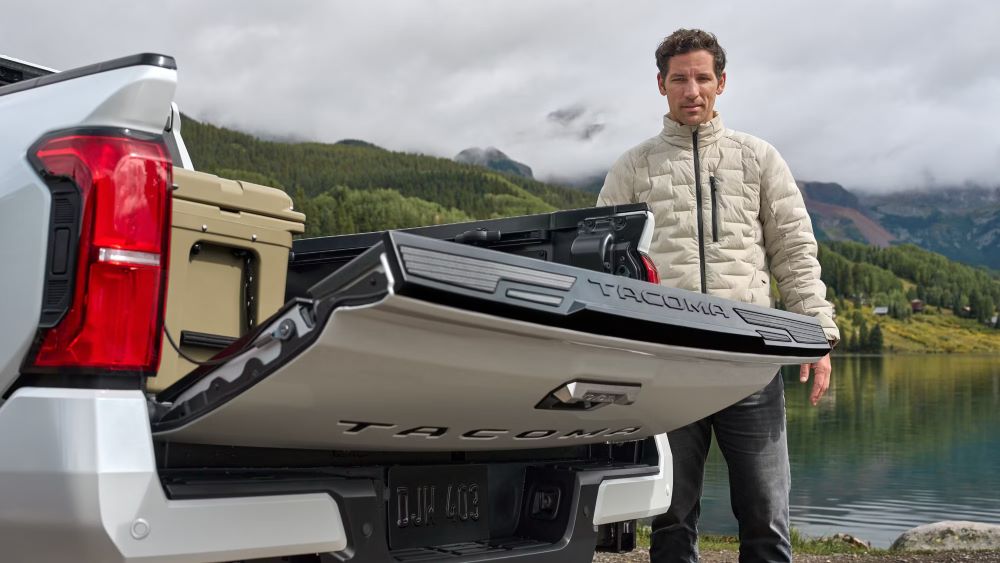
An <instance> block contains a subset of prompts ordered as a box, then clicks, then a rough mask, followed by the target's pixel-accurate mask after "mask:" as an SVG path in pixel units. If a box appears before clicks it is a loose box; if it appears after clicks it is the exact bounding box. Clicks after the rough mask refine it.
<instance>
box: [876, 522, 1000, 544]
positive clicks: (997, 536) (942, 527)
mask: <svg viewBox="0 0 1000 563" xmlns="http://www.w3.org/2000/svg"><path fill="white" fill-rule="evenodd" d="M891 549H892V550H893V551H943V550H956V549H964V550H980V549H983V550H986V549H993V550H997V549H1000V526H998V525H995V524H982V523H979V522H962V521H948V522H935V523H934V524H925V525H923V526H917V527H916V528H911V529H909V530H907V531H905V532H903V534H902V535H900V536H899V538H897V539H896V541H895V542H894V543H893V544H892V548H891Z"/></svg>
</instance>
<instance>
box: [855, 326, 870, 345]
mask: <svg viewBox="0 0 1000 563" xmlns="http://www.w3.org/2000/svg"><path fill="white" fill-rule="evenodd" d="M870 342H871V337H870V336H869V333H868V323H866V322H865V321H864V320H862V321H861V328H859V329H858V340H857V342H856V344H855V345H856V346H857V348H858V351H859V352H868V351H869V350H868V344H869V343H870Z"/></svg>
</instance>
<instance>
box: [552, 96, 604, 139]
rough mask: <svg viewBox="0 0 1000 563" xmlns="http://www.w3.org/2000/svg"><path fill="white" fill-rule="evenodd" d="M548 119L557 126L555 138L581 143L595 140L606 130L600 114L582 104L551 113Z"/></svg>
mask: <svg viewBox="0 0 1000 563" xmlns="http://www.w3.org/2000/svg"><path fill="white" fill-rule="evenodd" d="M546 119H547V120H548V121H549V122H550V123H551V124H553V125H555V136H557V137H569V138H575V139H578V140H580V141H591V140H593V139H594V137H596V136H597V134H598V133H600V132H601V131H604V128H605V124H604V123H601V121H600V119H601V117H600V114H599V113H598V112H593V111H591V110H589V109H587V107H585V106H583V105H581V104H575V105H572V106H568V107H565V108H560V109H557V110H555V111H552V112H549V115H547V116H546Z"/></svg>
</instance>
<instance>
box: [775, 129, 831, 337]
mask: <svg viewBox="0 0 1000 563" xmlns="http://www.w3.org/2000/svg"><path fill="white" fill-rule="evenodd" d="M760 180H761V182H760V194H761V202H760V219H761V224H762V225H763V226H764V245H765V247H766V249H767V256H768V259H769V260H770V269H771V273H772V274H773V275H774V277H775V280H776V281H777V282H778V291H779V292H780V293H781V299H782V301H783V302H784V303H785V307H786V308H787V309H788V310H789V311H792V312H793V313H799V314H803V315H810V316H812V317H815V318H816V319H817V320H818V321H819V322H820V325H822V327H823V332H825V333H826V337H827V339H828V340H830V341H831V342H833V343H834V344H835V343H837V342H838V341H839V340H840V331H839V330H838V329H837V325H836V323H834V322H833V306H832V305H830V303H829V302H827V300H826V285H825V284H824V283H823V282H822V280H821V279H820V266H819V260H818V259H817V257H816V256H817V251H818V245H817V243H816V237H815V235H814V234H813V227H812V221H811V220H810V219H809V214H808V213H807V212H806V205H805V202H804V201H803V200H802V192H801V191H799V187H798V186H797V185H796V184H795V179H794V178H792V172H791V170H789V169H788V165H787V164H785V161H784V159H782V158H781V155H779V154H778V151H777V150H775V149H774V147H772V146H770V145H767V149H766V151H765V152H764V155H763V158H762V159H761V178H760Z"/></svg>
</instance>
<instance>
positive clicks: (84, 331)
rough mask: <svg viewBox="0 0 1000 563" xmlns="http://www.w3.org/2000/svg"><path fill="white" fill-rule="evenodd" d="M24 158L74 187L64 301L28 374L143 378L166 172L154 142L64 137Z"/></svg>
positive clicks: (161, 272) (157, 334)
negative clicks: (70, 277) (72, 251)
mask: <svg viewBox="0 0 1000 563" xmlns="http://www.w3.org/2000/svg"><path fill="white" fill-rule="evenodd" d="M34 157H35V158H34V161H35V162H36V164H37V165H38V166H39V167H40V168H41V169H42V170H41V171H42V172H43V173H44V174H45V175H47V176H49V177H66V178H69V179H71V180H72V181H73V182H74V183H75V184H76V187H77V188H78V189H79V191H80V202H81V207H82V209H83V212H82V214H83V217H82V220H81V222H80V233H79V241H78V253H77V257H78V258H77V265H76V277H75V281H74V288H73V300H72V304H71V305H70V307H69V310H68V311H67V312H66V314H65V316H63V318H62V320H61V321H60V322H59V323H58V324H56V325H55V326H54V327H52V328H50V329H48V330H46V331H44V332H43V333H42V338H41V344H40V346H39V348H38V352H37V354H36V356H35V359H34V366H36V367H38V368H49V369H52V368H65V369H70V370H77V369H82V370H85V371H108V370H110V371H117V372H122V371H127V372H139V373H143V374H146V375H153V374H154V373H155V372H156V369H157V367H158V365H159V361H160V342H161V337H162V326H163V307H164V301H165V296H166V285H167V278H166V272H167V258H168V256H167V253H168V250H169V248H170V217H171V214H170V186H171V184H172V182H173V179H172V176H173V166H172V164H171V161H170V158H169V156H168V155H167V151H166V148H165V147H164V145H163V143H162V141H158V140H143V139H136V138H133V137H131V136H118V135H105V134H97V135H84V134H79V135H74V134H70V135H66V136H59V137H55V138H52V139H49V140H46V141H43V142H42V144H41V145H40V148H38V149H37V150H36V152H35V153H34Z"/></svg>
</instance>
